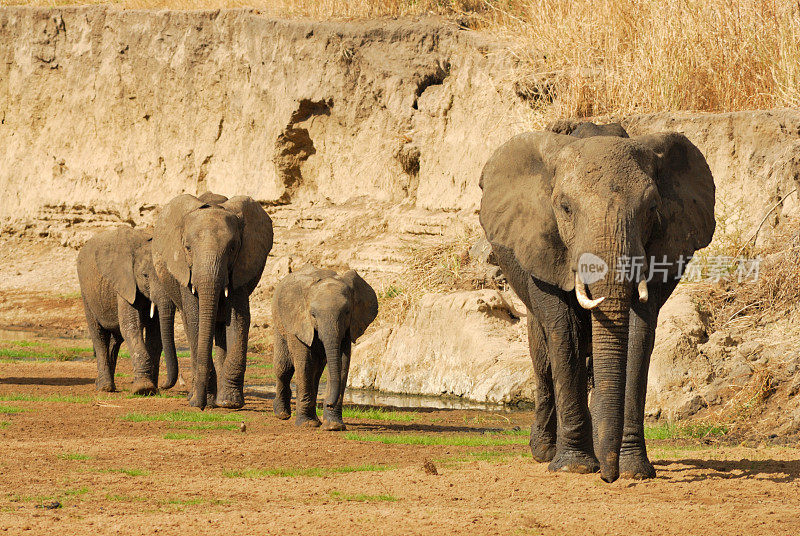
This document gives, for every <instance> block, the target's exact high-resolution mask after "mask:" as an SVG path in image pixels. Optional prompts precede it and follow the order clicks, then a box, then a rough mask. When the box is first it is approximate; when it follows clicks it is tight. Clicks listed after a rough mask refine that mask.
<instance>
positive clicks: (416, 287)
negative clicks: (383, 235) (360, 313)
mask: <svg viewBox="0 0 800 536" xmlns="http://www.w3.org/2000/svg"><path fill="white" fill-rule="evenodd" d="M477 239H478V235H473V234H464V235H462V236H460V237H458V238H456V239H454V240H452V241H443V242H441V243H438V244H435V245H430V246H425V247H409V248H408V249H407V250H406V251H405V253H406V255H405V256H406V258H407V259H408V265H407V267H406V269H405V271H404V272H403V273H402V274H401V275H400V276H399V277H398V278H397V279H396V280H395V281H394V282H392V283H391V284H390V285H387V286H385V287H384V288H382V289H381V290H380V291H379V292H378V303H379V311H380V313H379V315H378V319H377V325H383V324H385V323H389V324H392V325H398V324H400V323H401V322H402V321H403V319H404V318H405V316H406V313H407V312H408V311H409V310H410V309H411V307H412V306H413V305H414V303H415V302H416V301H417V300H418V299H419V298H420V297H421V296H422V295H424V294H429V293H433V292H440V293H444V292H453V291H458V290H475V289H481V288H485V287H486V286H487V285H490V284H491V283H489V282H487V281H485V279H484V277H483V274H479V273H477V272H476V270H475V269H476V268H477V266H476V265H475V264H474V263H473V261H472V259H471V258H470V256H469V248H470V247H471V246H472V244H474V243H475V242H476V240H477Z"/></svg>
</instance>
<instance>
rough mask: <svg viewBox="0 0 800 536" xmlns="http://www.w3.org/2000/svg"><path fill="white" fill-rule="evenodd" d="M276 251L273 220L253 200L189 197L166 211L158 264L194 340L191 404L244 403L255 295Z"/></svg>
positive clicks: (156, 248)
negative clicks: (246, 366) (252, 305)
mask: <svg viewBox="0 0 800 536" xmlns="http://www.w3.org/2000/svg"><path fill="white" fill-rule="evenodd" d="M271 248H272V220H270V218H269V216H268V215H267V213H266V212H265V211H264V209H263V208H262V207H261V205H259V204H258V202H257V201H255V200H254V199H252V198H251V197H247V196H237V197H233V198H231V199H228V198H226V197H224V196H221V195H217V194H212V193H210V192H208V193H206V194H203V195H202V196H200V198H198V197H195V196H193V195H189V194H183V195H179V196H178V197H176V198H174V199H173V200H171V201H170V202H169V203H168V204H167V205H165V206H164V208H163V209H162V211H161V213H160V215H159V217H158V219H157V221H156V224H155V229H154V232H153V264H154V266H155V269H156V273H157V274H158V277H159V279H160V280H161V282H162V284H163V285H164V288H165V289H166V291H167V295H168V296H169V297H170V299H171V300H172V302H173V303H174V304H175V306H176V307H177V308H178V310H180V312H181V317H182V319H183V325H184V329H185V331H186V336H187V339H188V340H189V349H190V352H191V356H192V377H193V379H192V384H191V388H190V393H189V403H190V405H192V406H194V407H198V408H200V409H203V408H205V407H206V405H211V406H212V407H213V406H219V407H225V408H241V407H242V406H244V373H245V363H246V359H247V339H248V335H249V330H250V294H252V292H253V290H254V289H255V288H256V285H258V282H259V280H260V279H261V273H262V272H263V271H264V264H265V263H266V260H267V255H268V254H269V251H270V249H271ZM212 346H213V350H214V351H213V360H212Z"/></svg>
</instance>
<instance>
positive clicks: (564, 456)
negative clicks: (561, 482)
mask: <svg viewBox="0 0 800 536" xmlns="http://www.w3.org/2000/svg"><path fill="white" fill-rule="evenodd" d="M547 469H548V470H549V471H563V472H566V473H580V474H587V473H596V472H597V471H599V470H600V464H599V463H597V458H596V457H595V456H594V454H589V453H586V452H583V451H580V450H561V451H556V455H555V457H554V458H553V460H552V461H551V462H550V465H548V466H547Z"/></svg>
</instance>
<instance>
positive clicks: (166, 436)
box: [164, 432, 203, 441]
mask: <svg viewBox="0 0 800 536" xmlns="http://www.w3.org/2000/svg"><path fill="white" fill-rule="evenodd" d="M164 439H179V440H195V441H196V440H198V439H203V436H200V435H197V434H180V433H176V432H170V433H168V434H164Z"/></svg>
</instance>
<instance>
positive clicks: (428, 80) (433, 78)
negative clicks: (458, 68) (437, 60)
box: [411, 63, 450, 110]
mask: <svg viewBox="0 0 800 536" xmlns="http://www.w3.org/2000/svg"><path fill="white" fill-rule="evenodd" d="M449 75H450V64H449V63H444V64H441V65H437V66H436V70H435V71H433V72H430V73H425V74H423V75H421V79H420V80H419V81H418V82H417V89H416V91H414V103H413V104H412V105H411V107H412V108H413V109H415V110H418V109H419V107H418V105H417V101H418V100H419V98H420V97H421V96H422V94H423V93H425V90H426V89H428V88H429V87H431V86H440V85H442V84H443V83H444V81H445V79H446V78H447V77H448V76H449Z"/></svg>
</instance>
